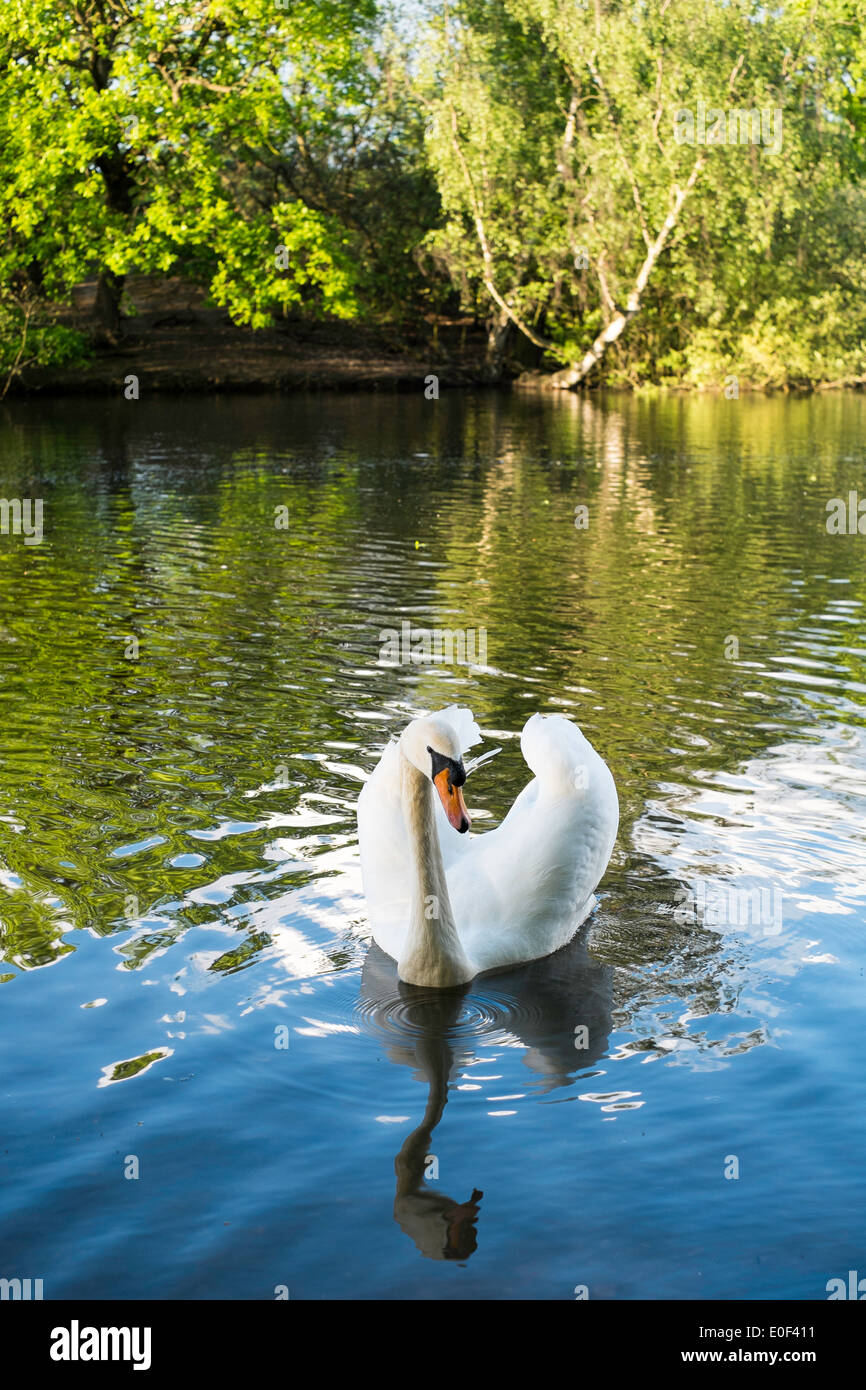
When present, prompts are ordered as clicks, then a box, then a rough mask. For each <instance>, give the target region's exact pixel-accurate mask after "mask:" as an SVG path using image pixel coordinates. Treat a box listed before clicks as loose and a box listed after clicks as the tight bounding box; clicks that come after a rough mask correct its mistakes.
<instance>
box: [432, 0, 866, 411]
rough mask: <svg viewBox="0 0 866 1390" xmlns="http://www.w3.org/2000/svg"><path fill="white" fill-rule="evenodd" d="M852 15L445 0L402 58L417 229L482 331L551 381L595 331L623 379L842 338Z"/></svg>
mask: <svg viewBox="0 0 866 1390" xmlns="http://www.w3.org/2000/svg"><path fill="white" fill-rule="evenodd" d="M860 34H861V21H860V20H859V18H858V16H857V12H856V9H855V7H854V6H853V4H849V3H848V0H839V2H838V3H830V4H828V5H827V6H821V7H818V6H816V5H809V6H806V5H805V4H802V3H799V0H798V2H797V3H792V4H788V5H785V6H782V7H779V8H776V9H773V10H768V9H767V8H766V7H764V6H761V5H759V4H757V3H754V2H753V0H731V3H725V4H721V3H706V0H647V3H645V4H641V5H639V6H634V5H631V4H625V3H622V0H593V3H575V4H570V5H562V4H560V3H557V0H463V3H462V4H459V5H458V6H457V7H456V8H455V9H450V8H449V10H448V12H447V13H445V14H444V15H443V16H442V17H441V18H440V19H439V20H438V21H437V22H436V23H434V26H433V35H434V41H433V44H432V48H431V55H430V57H429V59H428V61H427V63H426V65H425V67H424V68H423V70H422V74H421V78H420V82H419V92H420V97H421V99H422V101H423V102H424V103H425V105H426V108H427V110H428V114H429V123H428V130H429V151H430V158H431V161H432V163H433V165H434V168H435V171H436V177H437V181H438V184H439V188H440V193H441V197H442V203H443V208H444V224H443V226H442V227H441V228H440V229H438V230H437V231H436V232H435V233H434V234H433V238H432V239H433V241H434V243H435V245H436V248H437V250H438V252H439V254H440V255H441V256H442V258H443V261H444V262H445V263H446V264H447V265H448V267H449V270H450V273H451V275H452V277H453V279H454V281H455V283H460V282H461V279H464V280H465V279H469V280H470V281H474V282H475V283H480V285H481V286H482V287H483V291H484V293H485V294H486V296H487V297H488V299H489V302H490V304H491V309H492V311H493V315H494V335H493V347H494V351H495V350H496V349H497V348H498V349H499V350H500V352H501V347H502V341H503V339H504V338H505V336H506V334H507V333H508V332H512V333H513V332H514V331H517V332H519V333H520V334H521V335H522V336H523V337H524V338H525V339H528V340H529V341H530V342H531V343H533V344H535V346H536V347H537V348H539V349H541V350H542V351H543V352H544V353H545V354H546V359H545V360H546V361H547V362H549V363H550V364H551V365H552V366H556V365H557V364H559V370H558V371H555V372H554V373H553V374H552V375H551V378H550V381H551V384H553V385H555V386H560V387H570V386H574V385H577V384H578V383H579V382H581V381H583V380H584V379H586V378H587V377H588V376H589V375H590V374H591V373H597V372H598V369H599V365H600V364H601V363H602V362H604V364H605V367H608V366H610V357H609V354H610V353H611V350H612V349H613V350H614V351H613V357H614V363H613V371H614V372H615V371H616V370H619V372H620V373H621V374H623V373H624V374H625V375H626V376H627V378H628V379H631V380H635V379H638V380H639V379H642V378H644V377H647V376H654V377H655V378H656V379H659V378H660V377H662V378H663V377H664V376H665V375H671V376H673V377H675V378H681V377H683V376H685V377H687V378H688V377H691V378H692V379H695V380H708V379H710V378H717V377H718V376H719V375H720V373H721V370H722V369H723V368H724V367H725V366H727V367H728V368H729V369H731V370H737V369H739V370H743V371H744V372H746V373H747V374H748V375H750V376H752V377H753V378H758V379H761V380H762V381H763V382H768V381H772V383H773V384H783V383H784V382H786V381H788V380H790V379H797V378H799V377H800V376H808V375H809V374H810V373H811V375H812V376H813V377H818V378H821V377H824V376H826V375H828V374H830V375H832V374H833V372H834V371H835V370H836V369H837V368H838V367H839V366H841V365H843V364H845V363H847V364H849V365H850V364H851V363H852V362H856V361H858V360H860V361H862V356H863V336H864V335H863V328H864V322H866V319H864V309H863V294H862V291H863V283H862V280H863V276H862V270H861V268H860V267H861V266H862V263H863V258H864V257H863V252H864V250H866V245H864V235H863V231H862V228H863V211H864V202H863V191H862V186H861V183H860V170H859V156H858V154H857V149H856V143H857V138H858V132H859V126H858V125H857V122H856V121H855V120H854V119H853V118H852V103H853V92H854V89H855V83H854V81H853V80H852V70H853V71H855V72H856V68H855V60H856V56H857V53H858V45H859V44H860V43H861V39H860ZM854 104H855V105H856V103H854ZM714 111H715V112H717V113H720V114H721V116H722V120H721V125H720V126H719V125H717V124H716V120H715V117H714V116H713V114H712V113H713V112H714ZM701 113H703V116H702V114H701ZM687 114H690V115H691V119H692V125H691V128H689V126H688V123H687V121H686V119H685V117H686V115H687ZM846 296H847V299H848V305H847V311H846V308H845V306H844V300H845V298H846ZM852 300H853V312H852V303H851V301H852ZM638 315H640V316H641V320H642V329H643V333H642V344H641V345H640V346H638V347H637V349H634V348H633V347H632V345H631V342H629V341H628V340H629V339H630V338H631V336H632V335H629V334H625V330H626V329H627V328H628V326H629V324H630V323H631V321H632V320H633V319H635V318H636V317H637V316H638ZM819 325H820V326H819ZM822 353H823V356H822Z"/></svg>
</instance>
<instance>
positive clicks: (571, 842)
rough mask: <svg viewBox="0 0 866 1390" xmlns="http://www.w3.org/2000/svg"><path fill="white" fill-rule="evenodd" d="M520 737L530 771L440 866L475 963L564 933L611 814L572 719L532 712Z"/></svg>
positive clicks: (550, 944) (613, 803) (599, 775)
mask: <svg viewBox="0 0 866 1390" xmlns="http://www.w3.org/2000/svg"><path fill="white" fill-rule="evenodd" d="M520 745H521V749H522V751H523V756H524V758H525V759H526V762H527V764H528V765H529V767H530V769H531V770H532V771H533V772H534V773H535V776H534V778H533V779H532V781H531V782H530V783H529V784H528V786H526V787H524V789H523V791H522V792H521V793H520V795H519V796H518V797H517V799H516V800H515V802H514V805H513V806H512V807H511V810H510V811H509V812H508V815H507V816H506V817H505V819H504V821H503V822H502V824H501V825H500V826H498V827H497V828H496V830H492V831H490V832H489V833H488V834H487V835H482V836H478V837H476V838H475V839H473V841H472V843H471V853H470V854H467V855H466V856H465V857H462V858H461V860H460V861H459V862H458V863H457V864H456V865H455V866H454V870H453V873H449V887H450V888H451V890H452V891H451V897H452V906H453V907H454V915H455V919H456V921H457V923H458V928H459V930H460V935H461V938H462V939H463V942H464V945H465V946H466V948H467V951H468V952H469V954H470V956H471V958H472V960H473V961H476V962H478V964H479V968H480V969H488V970H489V969H493V968H495V967H496V966H499V965H501V964H507V963H509V962H510V961H515V960H531V959H533V958H535V957H538V956H542V955H547V954H548V953H549V952H551V951H555V950H557V949H558V948H559V947H560V946H563V945H564V944H565V942H566V941H568V940H570V938H571V936H572V935H573V934H574V932H575V930H576V929H577V927H578V926H579V924H580V922H581V921H582V920H583V918H584V917H585V916H586V915H587V913H588V912H589V911H590V910H591V907H592V905H593V892H594V889H595V887H596V885H597V884H598V882H599V880H600V879H601V876H602V874H603V873H604V871H605V869H606V867H607V863H608V860H609V858H610V854H611V850H612V849H613V844H614V840H615V839H616V832H617V826H618V823H619V803H618V800H617V795H616V787H615V785H614V781H613V778H612V776H611V774H610V770H609V768H608V766H607V764H606V763H605V761H604V759H603V758H601V757H599V755H598V753H596V751H595V749H594V748H593V747H592V745H591V744H590V743H589V742H588V740H587V739H585V738H584V736H583V734H582V733H581V732H580V729H579V728H578V727H577V725H576V724H573V723H572V722H571V721H570V720H569V719H566V718H565V717H564V716H563V715H548V716H542V715H540V714H534V715H533V716H532V718H531V719H529V720H527V722H526V725H525V726H524V729H523V733H522V735H521V740H520Z"/></svg>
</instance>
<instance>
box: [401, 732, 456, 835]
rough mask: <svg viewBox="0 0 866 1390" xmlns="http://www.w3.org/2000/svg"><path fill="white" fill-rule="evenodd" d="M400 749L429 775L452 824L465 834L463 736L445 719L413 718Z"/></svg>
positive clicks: (413, 764) (404, 733)
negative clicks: (461, 737) (460, 737)
mask: <svg viewBox="0 0 866 1390" xmlns="http://www.w3.org/2000/svg"><path fill="white" fill-rule="evenodd" d="M400 749H401V751H402V753H403V756H404V757H405V758H407V759H408V761H409V762H410V763H411V764H412V766H413V767H417V769H418V771H419V772H421V773H423V774H424V776H425V777H429V778H430V781H431V782H432V783H433V786H434V787H435V788H436V790H437V792H438V793H439V800H440V801H441V802H442V807H443V810H444V811H445V814H446V816H447V817H448V821H449V824H450V825H453V827H454V829H455V830H457V831H459V833H460V834H461V835H464V834H465V833H466V831H467V830H468V829H469V814H468V812H467V810H466V805H465V803H464V801H463V792H462V791H461V790H460V789H461V787H462V786H463V783H464V782H465V781H466V769H465V767H464V766H463V751H462V749H461V747H460V740H459V738H458V737H457V734H456V733H455V731H454V729H452V727H451V725H450V724H449V723H448V721H447V720H446V719H437V718H436V717H435V716H428V717H427V718H425V719H413V720H412V723H411V724H407V726H406V728H405V729H404V730H403V732H402V734H401V735H400Z"/></svg>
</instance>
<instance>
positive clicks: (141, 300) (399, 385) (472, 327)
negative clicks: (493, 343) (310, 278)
mask: <svg viewBox="0 0 866 1390" xmlns="http://www.w3.org/2000/svg"><path fill="white" fill-rule="evenodd" d="M94 291H95V282H92V281H91V282H87V283H85V284H83V285H81V286H78V287H76V294H75V304H74V306H73V311H72V312H71V313H70V315H69V317H68V320H67V321H68V322H69V324H70V326H75V327H77V328H78V329H79V331H83V332H85V333H93V330H94V322H93V307H94ZM127 303H128V305H129V307H131V308H132V309H134V313H131V314H130V315H128V316H127V317H125V318H124V320H123V322H122V324H121V327H120V331H119V332H117V333H115V334H112V335H110V336H109V335H105V334H99V333H94V339H95V340H94V342H93V345H92V349H91V353H90V355H89V357H88V358H87V360H86V361H84V362H82V363H75V364H67V365H65V366H44V367H38V366H30V367H25V368H24V369H23V370H22V371H21V372H20V373H19V374H18V375H17V376H16V377H15V378H14V379H13V381H12V382H10V385H9V389H8V394H9V395H10V396H11V395H15V396H22V395H23V396H29V395H60V394H63V395H69V394H75V395H78V394H81V395H95V396H112V395H123V394H124V393H125V392H126V391H127V390H133V389H134V390H136V391H137V393H138V395H139V397H141V396H144V395H147V394H152V393H154V392H160V393H175V394H187V393H189V394H194V393H204V392H211V391H227V392H231V391H236V392H256V391H306V390H331V391H341V390H364V389H367V390H390V391H415V390H417V391H424V390H425V389H427V390H430V391H433V390H438V388H439V387H449V386H486V385H490V384H491V374H490V372H489V370H488V369H487V366H486V363H485V349H486V334H485V332H484V328H483V326H482V325H480V324H474V323H472V321H471V320H466V319H463V320H461V319H455V320H453V321H439V322H430V323H428V322H421V323H419V324H418V325H417V326H415V327H405V328H403V329H397V328H387V327H369V326H364V325H359V324H357V323H347V322H337V321H330V322H324V323H311V322H307V321H304V320H301V319H287V320H285V321H283V322H279V323H277V324H276V325H274V326H273V327H272V328H265V329H257V330H252V329H250V328H244V327H240V326H238V325H237V324H234V323H232V322H231V320H230V319H229V317H228V315H227V314H226V313H225V312H224V311H222V310H220V309H214V308H212V307H210V306H208V305H207V304H206V303H205V302H204V300H203V297H202V296H201V294H200V292H198V291H197V290H196V289H195V288H194V287H191V286H189V285H186V284H184V283H183V282H181V281H179V280H168V281H162V282H157V281H155V280H153V279H150V278H149V277H145V276H140V277H131V283H130V286H129V294H128V298H127ZM130 377H134V378H135V386H134V387H132V386H131V384H130V381H129V379H130ZM430 377H435V378H436V381H435V383H431V382H430V381H429V378H430Z"/></svg>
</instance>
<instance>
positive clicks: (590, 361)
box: [547, 155, 705, 391]
mask: <svg viewBox="0 0 866 1390" xmlns="http://www.w3.org/2000/svg"><path fill="white" fill-rule="evenodd" d="M704 163H705V157H704V156H703V155H699V156H698V158H697V159H696V160H695V163H694V166H693V168H692V172H691V173H690V174H689V177H688V179H687V180H686V182H685V183H684V184H683V186H682V188H680V187H679V186H677V187H676V188H675V189H674V201H673V207H672V208H671V210H670V212H669V213H668V215H667V217H666V218H665V220H664V222H663V223H662V226H661V231H660V232H659V234H658V236H657V237H656V239H655V241H654V242H653V243H652V245H651V246H650V247H649V249H648V251H647V254H646V258H645V260H644V263H643V265H642V266H641V268H640V270H639V271H638V274H637V279H636V280H635V282H634V288H633V289H632V292H631V294H630V295H629V297H628V303H627V304H626V307H625V309H618V310H617V311H616V313H615V314H614V315H613V317H612V319H611V321H610V323H609V324H608V325H607V327H606V328H605V329H603V330H602V332H601V333H599V335H598V337H597V338H596V340H595V342H594V343H593V345H592V347H591V348H590V349H589V351H588V352H586V353H585V354H584V356H583V358H582V359H581V361H580V362H574V363H572V364H571V366H570V367H565V368H563V370H562V371H560V372H554V373H553V374H552V375H551V376H550V377H549V378H548V381H547V385H549V386H550V387H552V388H553V390H557V391H568V390H572V389H573V388H574V387H575V386H579V385H580V383H581V382H582V381H585V380H586V378H587V377H588V376H589V373H590V372H591V371H592V369H593V367H595V366H596V364H597V363H599V362H600V361H601V359H602V357H603V356H604V354H605V353H606V352H607V349H608V348H609V347H610V345H611V343H615V342H616V340H617V338H618V337H619V335H620V334H621V333H622V331H623V329H624V328H625V326H626V324H627V323H629V322H630V321H631V320H632V319H633V318H634V316H635V314H637V313H638V312H639V310H640V304H641V296H642V295H643V292H644V290H645V289H646V287H647V282H648V280H649V278H650V275H651V274H652V272H653V268H654V267H655V264H656V261H657V260H658V258H659V256H660V255H661V253H662V251H663V250H664V248H665V245H666V243H667V239H668V237H669V236H670V234H671V232H672V231H673V229H674V227H675V226H676V225H677V222H678V220H679V215H680V212H681V211H682V207H683V203H684V202H685V201H686V198H687V197H688V196H689V194H690V193H691V191H692V189H693V188H694V186H695V184H696V182H697V179H698V175H699V174H700V172H701V169H702V168H703V167H704Z"/></svg>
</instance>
